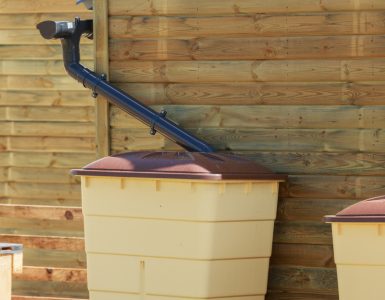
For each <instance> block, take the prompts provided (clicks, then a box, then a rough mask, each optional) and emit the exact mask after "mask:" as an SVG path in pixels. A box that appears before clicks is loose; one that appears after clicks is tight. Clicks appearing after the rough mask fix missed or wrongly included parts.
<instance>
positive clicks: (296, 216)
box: [277, 198, 361, 221]
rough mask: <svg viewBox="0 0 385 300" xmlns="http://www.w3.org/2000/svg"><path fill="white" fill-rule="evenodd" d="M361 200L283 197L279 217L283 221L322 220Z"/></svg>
mask: <svg viewBox="0 0 385 300" xmlns="http://www.w3.org/2000/svg"><path fill="white" fill-rule="evenodd" d="M359 200H361V199H359ZM359 200H358V199H314V198H281V199H280V201H279V205H278V212H277V218H278V219H279V220H281V221H296V220H297V221H322V219H323V217H324V216H325V215H335V214H336V213H338V212H339V211H341V210H343V209H344V208H346V207H347V206H349V205H353V204H355V203H357V202H358V201H359ZM314 207H317V209H314Z"/></svg>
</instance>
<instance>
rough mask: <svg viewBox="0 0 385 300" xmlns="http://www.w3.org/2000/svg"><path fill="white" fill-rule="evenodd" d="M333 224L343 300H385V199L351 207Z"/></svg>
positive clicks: (334, 218)
mask: <svg viewBox="0 0 385 300" xmlns="http://www.w3.org/2000/svg"><path fill="white" fill-rule="evenodd" d="M325 221H326V222H328V223H332V231H333V247H334V260H335V262H336V265H337V277H338V290H339V299H340V300H363V299H365V300H383V299H385V284H384V283H385V282H384V279H385V196H380V197H376V198H371V199H367V200H364V201H361V202H359V203H357V204H354V205H352V206H349V207H348V208H346V209H344V210H342V211H341V212H339V213H338V214H337V215H335V216H326V217H325Z"/></svg>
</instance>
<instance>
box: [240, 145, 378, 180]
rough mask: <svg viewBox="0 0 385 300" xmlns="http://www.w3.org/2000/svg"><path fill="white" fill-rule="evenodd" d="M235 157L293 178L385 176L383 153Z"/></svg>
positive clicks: (255, 154)
mask: <svg viewBox="0 0 385 300" xmlns="http://www.w3.org/2000/svg"><path fill="white" fill-rule="evenodd" d="M236 154H238V155H242V156H246V157H248V158H250V159H253V160H255V161H256V162H258V163H260V164H262V165H265V166H269V168H271V169H272V170H273V171H275V172H280V173H285V174H292V175H301V174H313V175H314V174H322V175H333V174H334V175H379V176H384V175H385V155H384V154H383V153H356V152H344V155H341V154H340V153H327V152H301V151H298V152H283V151H282V152H254V151H241V152H236Z"/></svg>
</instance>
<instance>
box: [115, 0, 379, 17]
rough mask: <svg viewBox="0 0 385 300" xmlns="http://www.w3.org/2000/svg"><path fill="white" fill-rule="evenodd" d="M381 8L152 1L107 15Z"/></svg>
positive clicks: (346, 2)
mask: <svg viewBox="0 0 385 300" xmlns="http://www.w3.org/2000/svg"><path fill="white" fill-rule="evenodd" d="M382 9H385V4H384V2H383V1H381V0H361V1H359V2H356V1H353V0H340V1H333V0H323V1H321V2H320V1H318V0H310V1H303V0H291V1H288V2H282V0H272V1H262V2H257V3H256V2H255V1H252V0H242V1H235V0H224V1H206V0H196V1H188V0H183V1H180V0H155V1H148V2H143V1H141V0H132V1H130V2H127V1H125V0H114V1H111V4H110V6H109V13H110V14H111V15H120V16H121V15H130V16H132V15H146V16H147V15H193V16H195V15H197V14H199V15H223V14H230V15H236V14H251V13H287V12H321V11H346V10H382Z"/></svg>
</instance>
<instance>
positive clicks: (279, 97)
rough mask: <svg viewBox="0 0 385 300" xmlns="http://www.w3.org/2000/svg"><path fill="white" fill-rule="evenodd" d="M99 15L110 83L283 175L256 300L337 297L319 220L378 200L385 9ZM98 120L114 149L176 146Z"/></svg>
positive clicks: (329, 5)
mask: <svg viewBox="0 0 385 300" xmlns="http://www.w3.org/2000/svg"><path fill="white" fill-rule="evenodd" d="M108 6H109V9H108V15H109V31H110V33H109V48H108V51H109V59H110V65H109V72H110V79H111V81H112V82H114V83H115V84H117V85H118V86H120V87H121V88H123V89H124V90H125V91H127V92H128V93H130V94H132V95H133V96H135V97H137V98H138V99H140V100H141V101H143V102H144V103H146V104H149V105H152V106H153V107H155V108H156V109H158V110H160V109H161V108H162V107H163V108H166V110H167V111H168V115H169V116H170V118H172V119H174V120H175V121H176V122H178V123H179V124H180V125H181V126H183V127H184V128H186V129H188V130H190V131H191V132H193V133H195V134H197V135H198V136H200V137H202V138H203V139H205V140H207V141H208V142H209V143H211V144H212V145H214V146H215V147H216V148H217V149H218V150H226V151H232V152H235V153H238V154H240V155H244V156H247V157H250V158H252V159H254V160H255V161H258V162H260V163H262V164H263V165H265V166H269V167H271V168H272V169H273V170H274V171H276V172H280V173H288V174H289V180H288V182H287V183H286V184H283V185H282V188H281V191H280V201H279V210H278V221H277V223H276V230H275V237H274V242H275V243H274V251H273V257H272V266H271V269H270V280H269V295H268V299H270V300H273V299H274V300H275V299H282V300H283V299H306V300H313V299H314V300H321V299H322V300H326V299H328V300H331V299H333V300H335V299H338V296H337V281H336V272H335V266H334V263H333V254H332V240H331V230H330V227H329V225H325V224H323V222H322V216H323V215H325V214H333V213H335V212H337V211H339V210H340V209H342V208H344V207H346V206H347V205H349V204H352V203H355V202H356V201H358V200H360V199H364V198H366V197H371V196H375V195H380V194H385V154H384V149H385V84H384V83H385V1H383V0H321V1H320V0H286V1H285V0H269V1H255V0H239V1H234V0H222V1H216V0H195V1H191V0H157V1H155V0H154V1H153V0H149V1H143V0H130V1H125V0H110V1H108ZM99 50H100V51H106V50H107V49H104V50H103V49H102V48H100V49H99ZM110 117H111V122H110V125H111V129H110V133H111V149H112V152H122V151H127V150H137V149H175V148H176V147H175V145H172V144H171V143H170V142H167V141H165V140H164V139H163V138H162V137H161V136H159V135H156V136H155V137H152V136H149V135H148V129H147V128H145V127H144V126H142V125H141V124H139V123H138V122H136V121H134V120H132V119H131V118H129V117H127V116H126V115H125V114H124V113H122V112H121V111H119V110H118V109H116V108H112V109H111V113H110Z"/></svg>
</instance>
